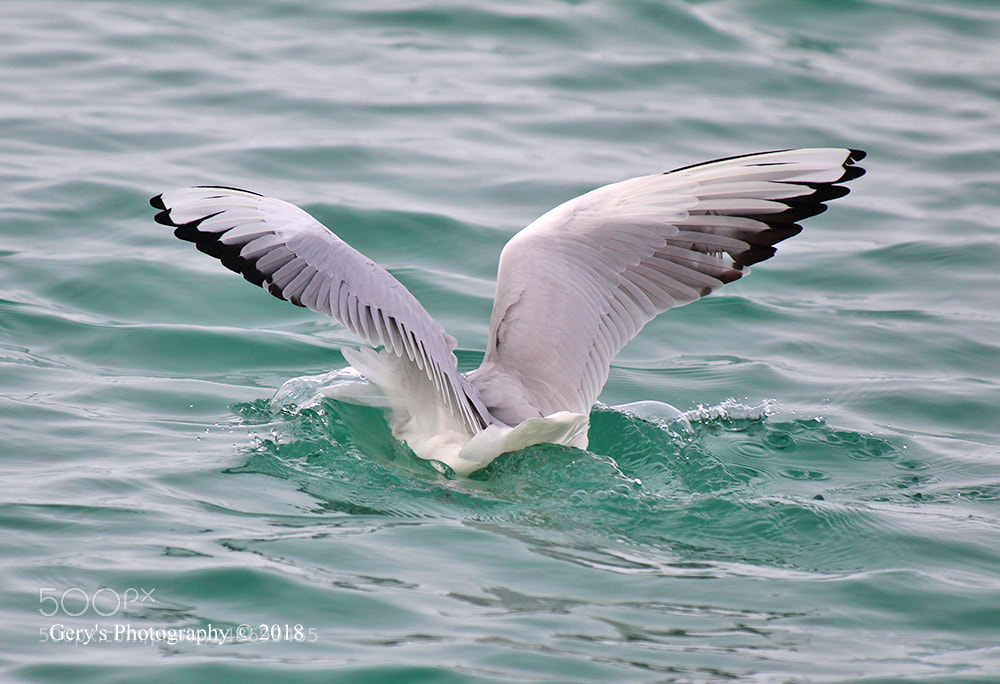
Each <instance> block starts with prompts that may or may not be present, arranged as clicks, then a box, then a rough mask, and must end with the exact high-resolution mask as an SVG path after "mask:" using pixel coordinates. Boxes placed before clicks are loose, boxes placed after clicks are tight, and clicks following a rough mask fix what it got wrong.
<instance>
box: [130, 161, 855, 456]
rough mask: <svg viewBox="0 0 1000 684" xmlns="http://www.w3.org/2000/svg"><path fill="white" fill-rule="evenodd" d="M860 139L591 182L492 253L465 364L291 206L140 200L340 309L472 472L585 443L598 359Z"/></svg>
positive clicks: (200, 238)
mask: <svg viewBox="0 0 1000 684" xmlns="http://www.w3.org/2000/svg"><path fill="white" fill-rule="evenodd" d="M864 157H865V153H864V152H862V151H861V150H851V149H835V148H822V149H819V148H816V149H794V150H781V151H776V152H762V153H757V154H750V155H743V156H737V157H729V158H725V159H718V160H715V161H710V162H704V163H701V164H695V165H692V166H686V167H682V168H679V169H674V170H673V171H668V172H666V173H662V174H655V175H648V176H640V177H638V178H632V179H630V180H625V181H621V182H618V183H612V184H610V185H605V186H603V187H599V188H597V189H596V190H591V191H590V192H587V193H586V194H583V195H581V196H579V197H577V198H575V199H571V200H569V201H567V202H565V203H563V204H561V205H559V206H557V207H556V208H555V209H552V210H551V211H549V212H548V213H546V214H544V215H543V216H541V217H540V218H538V219H537V220H535V221H534V222H533V223H531V224H530V225H528V226H527V227H526V228H524V229H523V230H521V231H520V232H518V233H517V234H515V235H514V236H513V237H512V238H511V239H510V241H509V242H507V244H506V245H505V246H504V248H503V250H502V251H501V253H500V263H499V267H498V272H497V285H496V296H495V297H494V301H493V314H492V318H491V319H490V328H489V339H488V341H487V345H486V352H485V355H484V356H483V361H482V363H481V364H480V366H479V368H477V369H476V370H473V371H471V372H469V373H466V374H462V373H459V371H458V360H457V358H456V357H455V353H454V350H455V347H456V341H455V338H453V337H452V336H450V335H449V334H448V333H446V332H445V330H444V329H443V328H442V327H441V326H440V325H439V324H438V323H437V322H436V321H435V320H434V319H433V318H431V316H430V314H428V313H427V311H426V310H425V309H424V307H423V306H421V305H420V302H418V301H417V299H416V297H414V296H413V295H412V294H411V293H410V292H409V291H408V290H407V289H406V288H405V287H404V286H403V285H402V284H401V283H400V282H399V281H398V280H396V278H394V277H393V276H392V275H391V274H390V273H389V272H388V271H386V270H385V269H384V268H382V267H381V266H379V265H377V264H376V263H375V262H373V261H372V260H370V259H368V258H367V257H365V256H364V255H362V254H361V253H360V252H358V251H357V250H355V249H353V248H352V247H350V246H349V245H348V244H347V243H346V242H344V241H343V240H341V239H340V238H339V237H337V236H336V235H335V234H334V233H333V232H331V231H330V230H329V229H327V228H326V227H324V226H323V225H322V224H321V223H320V222H319V221H317V220H316V219H315V218H313V217H312V216H310V215H309V214H308V213H306V212H305V211H303V210H302V209H299V208H298V207H296V206H294V205H292V204H289V203H288V202H284V201H282V200H279V199H273V198H270V197H265V196H263V195H259V194H257V193H255V192H250V191H247V190H239V189H236V188H230V187H223V186H197V187H190V188H184V189H178V190H171V191H168V192H164V193H163V194H160V195H157V196H156V197H154V198H152V199H151V200H150V204H151V205H152V206H153V208H155V209H157V210H159V213H158V214H157V215H156V217H155V220H156V222H157V223H160V224H163V225H166V226H169V227H171V228H173V229H174V235H175V236H176V237H178V238H180V239H181V240H186V241H188V242H193V243H194V244H195V246H196V247H197V248H198V249H199V250H200V251H202V252H204V253H206V254H208V255H210V256H212V257H215V258H216V259H218V260H219V261H221V262H222V264H223V266H226V267H227V268H229V269H230V270H232V271H235V272H236V273H239V274H241V275H242V276H243V277H244V278H245V279H247V280H248V281H250V282H251V283H254V284H256V285H259V286H260V287H263V288H264V289H266V290H267V291H268V292H270V293H271V294H272V295H274V296H275V297H278V298H279V299H284V300H286V301H289V302H291V303H292V304H295V305H297V306H302V307H306V308H308V309H311V310H313V311H316V312H318V313H322V314H326V315H327V316H331V317H333V318H334V319H336V320H337V321H338V322H339V323H341V324H342V325H343V326H345V327H346V328H347V329H348V330H350V331H351V332H352V333H353V334H355V335H356V336H358V337H360V338H361V339H362V340H364V341H365V342H367V343H368V344H369V345H371V346H370V347H363V348H360V349H344V350H343V353H344V357H345V358H346V359H347V361H348V362H349V363H350V364H351V366H353V367H354V369H355V370H356V371H358V372H359V373H360V374H361V375H362V376H364V377H365V378H366V379H367V380H368V381H370V382H371V383H373V384H374V385H375V386H376V387H377V388H378V390H380V392H381V393H382V394H384V397H385V399H386V403H387V405H388V406H389V408H390V409H391V412H390V423H391V426H392V430H393V434H394V436H395V437H396V438H397V439H399V440H401V441H403V442H405V443H406V444H407V445H408V446H409V447H410V449H412V451H413V452H414V454H416V455H417V456H418V457H420V458H422V459H426V460H429V461H432V462H437V463H443V464H445V465H447V466H448V467H449V468H450V469H451V470H452V471H453V472H454V473H455V474H457V475H459V476H468V475H470V474H471V473H473V472H475V471H477V470H479V469H481V468H483V467H485V466H486V465H488V464H489V463H490V462H492V461H493V460H494V459H495V458H496V457H497V456H499V455H501V454H503V453H507V452H512V451H518V450H520V449H523V448H526V447H528V446H531V445H534V444H541V443H554V444H563V445H567V446H572V447H578V448H581V449H585V448H586V447H587V430H588V426H589V415H590V409H591V406H592V405H593V404H594V402H595V401H596V400H597V397H598V395H599V394H600V392H601V389H602V388H603V387H604V384H605V382H606V381H607V379H608V373H609V372H610V366H611V361H612V359H613V358H614V357H615V355H616V354H617V353H618V352H619V351H620V350H621V349H622V347H624V346H625V344H626V343H627V342H628V341H629V340H631V339H632V338H633V337H635V335H636V334H638V333H639V331H640V330H641V329H642V327H643V326H644V325H645V324H646V323H648V322H649V321H651V320H652V319H653V318H655V317H656V316H658V315H659V314H661V313H663V312H665V311H667V310H668V309H672V308H675V307H678V306H682V305H684V304H689V303H691V302H693V301H695V300H698V299H701V298H702V297H704V296H706V295H708V294H710V293H711V292H714V291H715V290H718V289H719V288H720V287H722V286H723V285H724V284H726V283H730V282H732V281H734V280H737V279H739V278H742V277H743V276H745V275H746V274H747V273H749V267H750V266H751V265H753V264H755V263H757V262H760V261H764V260H765V259H768V258H770V257H771V256H773V255H774V253H775V244H777V243H779V242H781V241H782V240H785V239H787V238H790V237H792V236H793V235H797V234H798V233H799V232H800V231H801V230H802V227H801V226H800V225H799V223H798V222H799V221H801V220H802V219H805V218H808V217H810V216H814V215H816V214H819V213H820V212H822V211H824V210H825V209H826V204H825V203H826V202H828V201H830V200H833V199H837V198H839V197H843V196H844V195H846V194H847V193H848V189H847V187H845V186H844V185H842V184H843V183H845V182H848V181H851V180H854V179H855V178H858V177H860V176H861V175H863V174H864V169H863V168H861V167H859V166H857V165H856V162H858V161H860V160H861V159H863V158H864Z"/></svg>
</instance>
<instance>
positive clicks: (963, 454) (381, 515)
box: [0, 0, 1000, 684]
mask: <svg viewBox="0 0 1000 684" xmlns="http://www.w3.org/2000/svg"><path fill="white" fill-rule="evenodd" d="M793 147H851V148H859V149H863V150H866V151H867V152H868V157H867V158H866V159H865V160H864V162H862V166H864V167H865V168H866V169H867V174H866V175H865V176H864V177H863V178H859V179H858V180H856V181H854V182H853V183H851V194H849V195H848V196H846V197H844V198H842V199H838V200H836V201H834V202H831V204H830V208H829V211H827V212H826V213H824V214H822V215H819V216H816V217H814V218H810V219H808V220H807V221H805V222H804V228H805V229H804V231H803V232H802V233H801V234H800V235H798V236H796V237H794V238H793V239H790V240H788V241H787V242H784V243H782V244H781V245H780V246H779V250H778V253H777V255H776V256H775V257H774V258H773V259H771V260H769V261H766V262H762V263H760V264H757V265H755V266H754V267H753V273H752V274H751V275H750V276H748V277H747V278H744V279H742V280H740V281H738V282H735V283H731V284H730V285H727V286H726V287H725V288H723V289H722V290H721V291H719V292H718V293H716V294H714V295H712V296H710V297H707V298H705V299H704V300H702V301H699V302H696V303H693V304H691V305H688V306H686V307H683V308H679V309H676V310H672V311H669V312H667V313H666V314H664V315H662V316H660V317H659V318H657V319H656V320H654V321H653V322H651V323H650V324H649V325H647V326H646V327H645V328H644V329H643V330H642V332H641V333H640V334H639V335H638V337H636V339H634V340H633V341H632V342H631V343H630V344H629V345H628V346H626V347H625V349H624V350H623V351H622V353H621V354H620V355H619V356H618V357H617V358H616V359H615V361H614V363H613V365H612V367H611V372H610V378H609V380H608V383H607V385H606V387H605V389H604V391H603V393H602V394H601V397H600V400H599V403H598V404H597V405H596V406H595V407H594V409H593V412H592V414H591V426H590V446H589V448H588V449H586V450H582V449H575V448H569V447H561V446H553V445H542V446H536V447H531V448H528V449H525V450H523V451H520V452H517V453H511V454H507V455H504V456H502V457H500V458H499V459H497V460H496V461H495V462H494V463H492V464H491V465H490V466H488V467H487V468H486V469H484V470H482V471H480V472H478V473H475V474H474V475H473V476H471V477H456V476H453V474H450V473H449V472H447V470H444V471H443V470H442V469H439V468H435V467H434V466H433V464H431V463H429V462H427V461H422V460H420V459H418V458H416V457H415V456H414V455H413V454H412V452H410V451H409V449H408V448H407V447H405V446H404V445H403V444H401V443H400V442H398V441H396V440H395V439H394V438H393V436H392V432H391V429H390V427H389V423H388V421H387V419H386V416H385V414H384V412H383V411H382V409H379V408H375V407H368V406H358V405H355V404H352V403H349V402H344V401H339V400H334V399H326V400H324V401H322V402H319V403H312V404H308V405H307V404H305V403H303V404H301V405H300V404H295V403H294V402H292V403H291V404H288V403H282V402H272V398H274V396H275V394H276V392H277V391H278V389H279V388H280V387H282V385H284V384H285V383H286V382H288V381H290V380H294V379H296V378H303V377H306V376H316V375H320V374H324V373H330V372H336V371H342V370H344V369H345V368H347V365H348V364H347V362H346V361H345V360H344V357H343V355H342V353H341V350H342V349H344V348H348V347H353V346H356V345H358V344H359V343H358V341H357V340H356V339H355V338H354V337H353V336H352V335H351V334H350V332H349V331H347V330H346V329H345V328H343V327H341V326H340V325H338V324H337V323H336V322H335V321H333V320H331V319H326V318H324V317H323V316H320V315H318V314H315V313H312V312H310V311H307V310H304V309H299V308H296V307H293V306H290V305H289V304H288V303H286V302H282V301H279V300H278V299H276V298H273V297H270V296H268V294H267V293H266V292H264V291H262V290H260V289H259V288H256V287H254V286H253V285H251V284H249V283H247V282H245V281H244V280H242V279H241V278H239V277H238V276H237V275H236V274H233V273H231V272H229V271H227V270H226V269H224V268H222V267H221V266H220V265H219V264H218V263H217V262H216V261H215V260H213V259H211V258H209V257H207V256H205V255H203V254H200V253H198V252H197V250H195V249H194V248H193V246H192V245H190V244H187V243H183V242H181V241H179V240H177V239H175V238H174V237H173V236H172V235H171V232H170V230H169V229H168V228H166V227H164V226H161V225H158V224H156V223H154V222H153V215H154V214H155V210H154V209H152V208H151V207H150V206H149V203H148V201H149V198H150V197H151V196H153V195H157V194H159V193H161V192H163V191H166V190H169V189H172V188H177V187H184V186H189V185H199V184H217V185H226V186H235V187H240V188H246V189H249V190H253V191H255V192H259V193H264V194H267V195H271V196H274V197H279V198H282V199H284V200H287V201H289V202H292V203H295V204H297V205H299V206H301V207H303V208H304V209H306V210H307V211H309V212H310V213H311V214H313V215H314V216H315V217H316V218H318V219H319V220H320V221H322V222H323V223H324V224H325V225H326V226H327V227H329V228H330V229H331V230H333V231H334V232H335V233H337V234H338V235H339V236H340V237H341V238H343V239H344V240H345V241H347V242H348V243H350V244H351V245H353V246H354V247H355V248H357V249H358V250H360V251H361V252H362V253H364V254H365V255H367V256H369V257H370V258H372V259H373V260H374V261H376V262H378V263H379V264H381V265H382V266H384V267H385V268H386V269H388V270H389V271H390V272H391V273H392V274H393V275H395V276H396V278H398V279H399V280H400V281H401V282H402V283H403V284H404V285H405V286H406V287H407V288H408V289H409V290H410V291H411V292H413V294H414V295H415V296H416V297H417V298H418V299H419V300H420V301H421V302H422V303H423V305H424V306H425V307H426V308H427V310H428V311H429V312H430V313H431V314H432V315H433V316H434V317H435V319H436V320H437V321H439V322H440V323H441V324H442V325H443V327H444V328H445V329H446V330H447V331H448V332H449V333H450V334H451V335H453V336H454V337H455V338H456V339H457V341H458V349H457V356H458V360H459V365H460V368H461V370H462V371H468V370H471V369H473V368H475V367H476V366H477V365H478V364H479V362H480V361H481V359H482V357H483V353H484V350H485V348H486V344H487V332H488V323H489V317H490V310H491V306H492V298H493V291H494V287H495V277H496V266H497V259H498V256H499V253H500V250H501V249H502V247H503V245H504V244H505V243H506V241H507V240H508V239H509V238H510V237H511V236H512V235H514V234H515V233H516V232H517V231H518V230H520V229H521V228H522V227H523V226H525V225H527V224H528V223H530V222H531V221H532V220H534V219H535V218H536V217H538V216H539V215H541V214H542V213H544V212H545V211H547V210H548V209H550V208H552V207H554V206H556V205H557V204H560V203H562V202H563V201H566V200H568V199H570V198H572V197H575V196H577V195H579V194H581V193H583V192H586V191H588V190H590V189H592V188H596V187H598V186H601V185H604V184H607V183H611V182H615V181H619V180H624V179H627V178H631V177H635V176H640V175H644V174H651V173H657V172H661V171H666V170H668V169H672V168H676V167H681V166H686V165H689V164H694V163H697V162H700V161H705V160H710V159H714V158H719V157H727V156H732V155H738V154H744V153H751V152H756V151H763V150H775V149H785V148H793ZM671 406H672V407H675V408H676V409H677V410H678V411H680V412H683V414H684V417H685V421H686V422H685V421H675V420H671V419H670V416H671V415H672V414H671V413H670V411H669V407H671ZM0 679H2V680H3V681H4V682H70V681H74V682H75V681H80V682H107V683H112V682H114V683H121V682H143V683H144V684H153V683H155V682H171V683H173V682H237V683H239V684H248V683H251V682H269V683H270V682H352V683H353V682H365V683H367V682H387V683H388V682H404V683H410V682H428V683H436V682H444V683H456V684H457V683H463V684H464V683H473V682H476V683H478V682H483V683H485V682H512V683H525V682H529V683H530V682H608V681H613V682H756V683H770V682H869V683H874V682H921V683H931V682H935V683H937V682H940V683H942V684H943V683H951V682H998V681H1000V5H998V4H997V3H996V1H995V0H949V1H948V2H931V1H930V0H530V1H529V0H481V1H478V2H473V1H471V0H466V1H462V0H385V1H381V0H364V1H362V0H260V1H257V2H235V1H231V0H169V1H168V0H72V1H70V0H4V1H0Z"/></svg>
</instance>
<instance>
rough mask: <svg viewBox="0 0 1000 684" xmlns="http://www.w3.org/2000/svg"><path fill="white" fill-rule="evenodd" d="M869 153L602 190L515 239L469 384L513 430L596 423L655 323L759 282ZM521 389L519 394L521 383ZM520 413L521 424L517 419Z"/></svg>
mask: <svg viewBox="0 0 1000 684" xmlns="http://www.w3.org/2000/svg"><path fill="white" fill-rule="evenodd" d="M863 157H864V153H863V152H860V151H855V150H846V149H804V150H786V151H780V152H768V153H762V154H756V155H748V156H744V157H735V158H731V159H724V160H718V161H715V162H708V163H705V164H698V165H695V166H691V167H686V168H683V169H677V170H674V171H671V172H668V173H666V174H660V175H654V176H643V177H641V178H635V179H632V180H628V181H624V182H621V183H615V184H612V185H608V186H604V187H601V188H598V189H596V190H593V191H591V192H589V193H587V194H585V195H582V196H580V197H577V198H576V199H573V200H570V201H569V202H566V203H565V204H563V205H560V206H559V207H556V208H555V209H553V210H552V211H550V212H548V213H547V214H545V215H544V216H542V217H541V218H539V219H538V220H536V221H535V222H533V223H532V224H531V225H529V226H528V227H527V228H525V229H524V230H522V231H521V232H520V233H518V234H517V235H515V236H514V237H513V238H512V239H511V240H510V242H508V243H507V245H506V247H504V250H503V252H502V254H501V256H500V266H499V273H498V280H497V294H496V299H495V301H494V307H493V316H492V319H491V323H490V341H489V346H488V348H487V352H486V356H485V358H484V360H483V365H482V366H481V367H480V369H479V370H477V371H476V372H475V373H473V374H471V375H470V379H471V380H472V381H473V383H474V384H476V386H477V387H479V388H480V391H481V393H482V396H483V397H484V399H485V400H486V403H487V406H488V407H489V409H490V410H491V411H492V412H493V413H494V415H496V416H497V417H499V418H500V419H502V420H506V421H508V422H509V421H510V420H511V419H512V417H517V418H521V419H523V418H524V417H527V414H523V413H521V414H519V412H518V411H517V410H513V412H511V410H512V409H511V407H509V406H507V407H505V406H504V402H505V393H507V394H508V395H509V396H510V397H517V399H516V400H517V401H521V402H523V401H524V400H525V398H527V400H528V401H529V402H530V403H531V404H532V406H533V408H534V409H536V411H537V413H539V414H541V415H548V414H551V413H554V412H556V411H562V410H564V411H572V412H575V413H588V412H589V410H590V407H591V405H592V404H593V402H594V401H595V400H596V399H597V396H598V394H599V393H600V391H601V389H602V388H603V386H604V383H605V382H606V380H607V377H608V372H609V369H610V364H611V360H612V359H613V358H614V356H615V355H616V354H617V353H618V352H619V351H620V350H621V348H622V347H623V346H624V345H625V343H627V342H628V341H629V340H630V339H631V338H632V337H633V336H635V335H636V333H638V332H639V330H640V329H641V328H642V327H643V325H645V324H646V323H647V322H648V321H650V320H651V319H652V318H653V317H655V316H656V315H657V314H659V313H662V312H664V311H666V310H668V309H670V308H673V307H676V306H681V305H683V304H687V303H689V302H693V301H695V300H697V299H699V298H701V297H703V296H705V295H707V294H709V293H710V292H713V291H715V290H717V289H718V288H720V287H722V285H723V284H725V283H728V282H731V281H733V280H736V279H737V278H740V277H742V276H743V275H745V274H746V273H748V272H749V269H748V268H747V267H748V266H749V265H751V264H754V263H756V262H758V261H762V260H764V259H767V258H769V257H770V256H771V255H773V254H774V252H775V248H774V245H775V244H776V243H778V242H780V241H781V240H784V239H786V238H788V237H791V236H792V235H795V234H797V233H798V232H799V231H800V230H801V226H799V225H798V223H797V222H798V221H799V220H802V219H804V218H807V217H809V216H812V215H814V214H818V213H820V212H821V211H823V210H824V209H825V208H826V205H825V204H824V203H825V202H827V201H829V200H831V199H836V198H837V197H841V196H843V195H845V194H847V189H846V188H845V187H843V186H842V185H838V184H839V183H843V182H846V181H849V180H852V179H854V178H856V177H858V176H860V175H862V174H863V173H864V170H863V169H861V168H859V167H857V166H855V165H854V162H856V161H859V160H860V159H862V158H863ZM515 385H516V386H515ZM515 414H518V415H515Z"/></svg>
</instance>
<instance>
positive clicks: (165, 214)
mask: <svg viewBox="0 0 1000 684" xmlns="http://www.w3.org/2000/svg"><path fill="white" fill-rule="evenodd" d="M153 220H154V221H156V222H157V223H159V224H160V225H161V226H170V227H171V228H176V227H177V224H176V223H174V222H173V219H171V218H170V210H169V209H167V208H163V211H161V212H159V213H158V214H157V215H156V216H154V217H153Z"/></svg>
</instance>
